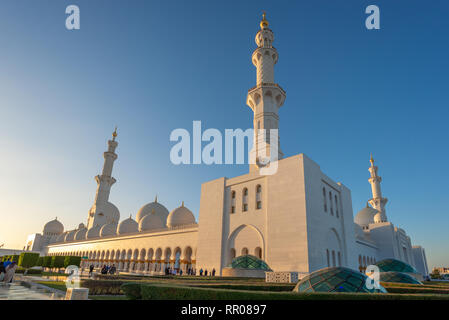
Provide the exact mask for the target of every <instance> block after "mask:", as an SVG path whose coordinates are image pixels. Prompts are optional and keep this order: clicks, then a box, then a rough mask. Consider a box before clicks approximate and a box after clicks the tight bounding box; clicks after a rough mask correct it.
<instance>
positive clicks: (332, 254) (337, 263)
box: [326, 249, 341, 267]
mask: <svg viewBox="0 0 449 320" xmlns="http://www.w3.org/2000/svg"><path fill="white" fill-rule="evenodd" d="M326 258H327V266H328V267H341V252H340V251H335V250H329V249H326Z"/></svg>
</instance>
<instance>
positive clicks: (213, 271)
mask: <svg viewBox="0 0 449 320" xmlns="http://www.w3.org/2000/svg"><path fill="white" fill-rule="evenodd" d="M212 277H215V268H213V269H212Z"/></svg>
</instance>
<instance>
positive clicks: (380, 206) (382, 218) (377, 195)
mask: <svg viewBox="0 0 449 320" xmlns="http://www.w3.org/2000/svg"><path fill="white" fill-rule="evenodd" d="M370 162H371V166H370V167H369V169H368V170H369V172H370V174H371V177H370V178H369V179H368V181H369V183H370V184H371V190H372V192H373V198H372V199H370V200H368V202H369V203H370V204H371V206H372V207H373V208H374V209H376V210H377V211H379V213H378V214H376V215H375V217H374V222H375V223H379V222H387V221H388V220H387V214H386V212H385V205H386V204H387V201H388V199H387V198H383V197H382V191H381V190H380V182H381V181H382V178H381V177H380V176H378V175H377V169H378V168H377V166H375V165H374V159H373V155H371V159H370Z"/></svg>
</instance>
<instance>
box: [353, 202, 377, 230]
mask: <svg viewBox="0 0 449 320" xmlns="http://www.w3.org/2000/svg"><path fill="white" fill-rule="evenodd" d="M378 212H379V211H377V210H376V209H373V208H371V207H369V206H368V205H367V206H366V207H365V208H363V209H362V210H360V211H359V212H358V213H357V215H356V216H355V219H354V222H355V223H357V224H358V225H359V226H361V227H366V226H368V225H369V224H370V223H374V215H375V214H377V213H378Z"/></svg>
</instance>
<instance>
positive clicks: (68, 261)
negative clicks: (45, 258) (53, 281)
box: [64, 256, 81, 268]
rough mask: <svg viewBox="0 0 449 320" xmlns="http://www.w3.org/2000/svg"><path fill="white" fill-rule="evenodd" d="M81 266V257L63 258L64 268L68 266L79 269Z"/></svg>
mask: <svg viewBox="0 0 449 320" xmlns="http://www.w3.org/2000/svg"><path fill="white" fill-rule="evenodd" d="M80 264H81V257H77V256H65V257H64V268H67V267H68V266H77V267H79V266H80Z"/></svg>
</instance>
